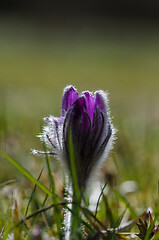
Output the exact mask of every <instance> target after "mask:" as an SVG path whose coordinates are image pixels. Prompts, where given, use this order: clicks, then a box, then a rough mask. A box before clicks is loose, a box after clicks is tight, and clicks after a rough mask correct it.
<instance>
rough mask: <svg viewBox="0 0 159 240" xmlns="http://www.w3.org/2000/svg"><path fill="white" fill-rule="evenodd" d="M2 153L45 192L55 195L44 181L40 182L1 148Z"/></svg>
mask: <svg viewBox="0 0 159 240" xmlns="http://www.w3.org/2000/svg"><path fill="white" fill-rule="evenodd" d="M0 153H1V155H2V156H3V157H4V158H5V159H6V160H7V161H8V162H10V163H11V164H12V165H13V166H14V167H15V168H17V169H18V170H19V171H20V172H21V173H22V174H23V175H24V176H25V177H27V178H28V179H29V180H30V181H31V182H33V183H35V184H36V185H37V186H38V187H39V188H40V189H41V190H42V191H43V192H45V193H46V194H48V195H49V196H51V197H53V194H52V192H51V191H50V190H49V189H48V188H47V187H45V186H44V185H43V184H42V183H40V182H39V181H38V180H37V179H36V178H34V177H33V176H32V175H31V174H30V173H29V172H28V171H27V170H26V169H25V168H23V167H22V166H20V165H19V164H18V163H17V162H15V161H14V160H13V159H12V158H10V157H9V156H7V155H6V154H5V153H4V152H2V151H1V150H0Z"/></svg>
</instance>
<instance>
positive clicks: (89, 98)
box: [84, 92, 95, 123]
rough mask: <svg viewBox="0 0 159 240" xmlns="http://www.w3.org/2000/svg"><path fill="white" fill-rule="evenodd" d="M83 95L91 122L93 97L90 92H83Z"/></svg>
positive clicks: (93, 105)
mask: <svg viewBox="0 0 159 240" xmlns="http://www.w3.org/2000/svg"><path fill="white" fill-rule="evenodd" d="M84 96H85V98H86V108H87V112H88V115H89V117H90V120H91V123H92V122H93V114H94V109H95V98H94V97H93V95H92V94H91V93H90V92H84Z"/></svg>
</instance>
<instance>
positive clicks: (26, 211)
mask: <svg viewBox="0 0 159 240" xmlns="http://www.w3.org/2000/svg"><path fill="white" fill-rule="evenodd" d="M43 169H44V167H42V169H41V171H40V174H39V176H38V178H37V180H38V181H39V180H40V177H41V174H42V172H43ZM36 186H37V185H36V184H35V186H34V188H33V191H32V193H31V195H30V198H29V201H28V204H27V207H26V210H25V214H24V216H25V217H26V216H27V213H28V210H29V206H30V203H31V201H32V199H33V195H34V193H35V190H36Z"/></svg>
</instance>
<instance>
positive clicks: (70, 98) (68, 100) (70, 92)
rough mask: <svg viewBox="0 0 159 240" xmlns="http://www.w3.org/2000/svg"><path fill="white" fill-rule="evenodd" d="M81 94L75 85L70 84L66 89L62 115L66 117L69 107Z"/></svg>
mask: <svg viewBox="0 0 159 240" xmlns="http://www.w3.org/2000/svg"><path fill="white" fill-rule="evenodd" d="M78 97H79V95H78V93H77V91H76V90H75V88H74V87H72V86H68V87H66V88H65V89H64V93H63V98H62V111H61V115H62V116H63V117H64V116H65V114H66V112H67V111H68V109H69V108H70V107H71V106H72V105H73V103H74V102H75V101H76V100H77V99H78Z"/></svg>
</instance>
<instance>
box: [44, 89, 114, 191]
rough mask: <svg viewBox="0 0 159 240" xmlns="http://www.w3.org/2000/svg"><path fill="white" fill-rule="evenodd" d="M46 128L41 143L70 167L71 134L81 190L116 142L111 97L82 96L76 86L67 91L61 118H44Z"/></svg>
mask: <svg viewBox="0 0 159 240" xmlns="http://www.w3.org/2000/svg"><path fill="white" fill-rule="evenodd" d="M44 120H45V122H46V126H44V128H43V133H42V134H41V135H40V137H41V140H42V141H43V142H44V143H45V144H47V146H48V148H49V149H51V151H50V152H49V153H52V154H54V155H55V156H56V157H57V158H58V159H59V160H60V161H63V162H64V164H65V166H66V167H67V169H68V171H69V172H70V171H71V167H70V157H69V156H70V153H69V131H70V132H71V135H72V143H73V149H74V159H75V166H76V172H77V179H78V184H79V187H85V186H86V184H87V182H88V180H89V178H90V176H91V175H92V172H93V171H94V170H96V169H97V168H98V167H99V165H100V164H101V163H102V161H103V160H104V159H105V158H106V156H107V154H108V152H109V150H110V148H111V145H112V139H113V128H112V125H111V122H110V117H109V110H108V99H107V94H106V93H105V92H103V91H101V90H99V91H96V92H95V93H94V94H92V93H91V92H89V91H85V92H82V93H81V94H80V95H79V94H78V92H77V91H76V89H75V88H74V87H73V86H67V87H65V89H64V93H63V98H62V109H61V117H53V116H50V117H46V118H44Z"/></svg>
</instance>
